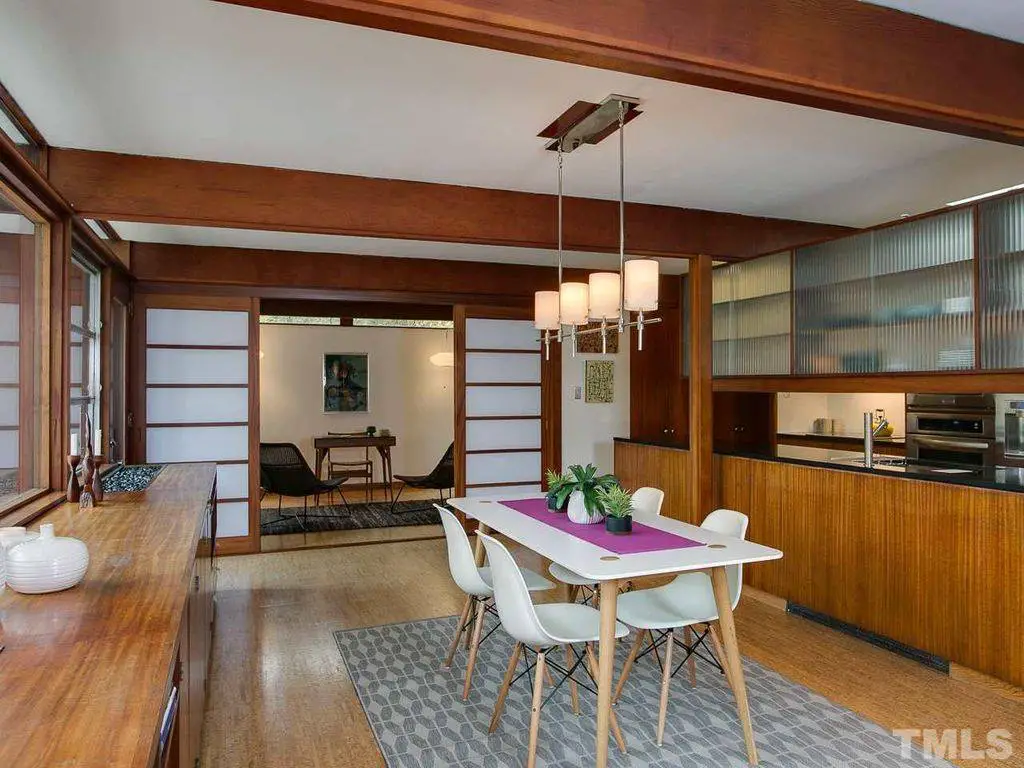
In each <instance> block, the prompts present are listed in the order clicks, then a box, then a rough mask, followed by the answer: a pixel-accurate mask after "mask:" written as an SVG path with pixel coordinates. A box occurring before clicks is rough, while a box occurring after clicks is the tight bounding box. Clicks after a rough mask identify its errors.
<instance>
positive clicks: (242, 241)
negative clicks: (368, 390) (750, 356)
mask: <svg viewBox="0 0 1024 768" xmlns="http://www.w3.org/2000/svg"><path fill="white" fill-rule="evenodd" d="M111 224H113V226H114V229H115V230H116V231H117V233H118V234H119V235H120V236H121V237H122V238H124V239H125V240H135V241H137V242H144V243H174V244H180V245H213V246H223V247H228V248H267V249H270V250H274V251H314V252H317V253H354V254H361V255H364V256H395V257H398V258H405V259H444V260H450V261H484V262H491V263H497V264H533V265H536V266H542V267H552V268H554V266H555V263H556V262H555V254H554V252H553V251H548V250H544V249H541V248H512V247H508V246H496V245H467V244H465V243H438V242H430V241H423V240H390V239H386V238H379V237H347V236H342V235H318V234H313V233H306V232H267V231H263V230H255V229H226V228H220V227H185V226H180V225H177V224H142V223H138V222H131V221H114V222H111ZM656 261H658V262H659V263H660V264H661V272H662V273H663V274H667V275H682V274H685V273H686V272H687V269H688V267H689V261H687V260H686V259H660V258H659V259H656ZM562 263H563V264H564V265H565V266H567V267H586V268H590V269H611V270H617V269H618V265H619V257H618V255H617V254H611V253H586V252H583V251H566V252H565V254H564V258H563V260H562Z"/></svg>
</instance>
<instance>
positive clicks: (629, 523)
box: [604, 515, 633, 536]
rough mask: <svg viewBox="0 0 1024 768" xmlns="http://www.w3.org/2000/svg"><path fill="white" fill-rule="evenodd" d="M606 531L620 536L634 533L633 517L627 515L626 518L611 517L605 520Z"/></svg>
mask: <svg viewBox="0 0 1024 768" xmlns="http://www.w3.org/2000/svg"><path fill="white" fill-rule="evenodd" d="M604 529H605V530H606V531H608V533H614V534H617V535H619V536H624V535H626V534H627V533H632V532H633V516H632V515H627V516H626V517H612V516H611V515H609V516H608V517H606V518H605V519H604Z"/></svg>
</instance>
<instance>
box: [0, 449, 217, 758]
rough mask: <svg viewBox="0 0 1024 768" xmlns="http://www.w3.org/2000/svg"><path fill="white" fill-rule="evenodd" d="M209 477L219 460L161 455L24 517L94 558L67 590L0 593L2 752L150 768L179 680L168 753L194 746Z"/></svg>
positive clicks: (208, 546)
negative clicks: (123, 476)
mask: <svg viewBox="0 0 1024 768" xmlns="http://www.w3.org/2000/svg"><path fill="white" fill-rule="evenodd" d="M215 478H216V468H215V466H214V465H213V464H179V465H168V466H166V467H164V469H163V470H162V471H161V473H160V474H159V475H158V476H157V478H156V479H155V480H154V481H153V483H152V485H150V487H149V488H148V489H147V490H146V491H143V492H139V493H130V494H116V495H111V496H109V497H108V499H107V500H106V501H104V502H103V504H102V505H101V506H99V507H97V508H93V509H87V510H79V508H78V505H77V504H65V505H63V506H61V507H59V508H57V509H55V510H53V511H52V512H50V513H49V514H47V515H45V516H44V517H42V518H40V519H38V520H36V521H34V522H33V524H32V525H31V526H30V528H32V529H36V528H38V525H39V524H40V523H44V522H48V523H53V524H54V528H55V532H56V534H57V535H58V536H74V537H76V538H80V539H82V540H83V541H85V542H86V544H87V545H88V547H89V558H90V560H89V569H88V571H87V572H86V576H85V579H84V580H83V582H82V583H81V584H79V585H78V586H76V587H74V588H72V589H70V590H67V591H65V592H60V593H55V594H49V595H20V594H17V593H15V592H13V591H12V590H11V589H10V588H8V589H6V590H5V591H4V592H3V593H2V594H0V644H3V645H4V646H5V649H4V651H3V652H2V653H0V734H3V736H2V738H0V766H11V768H14V767H15V766H17V768H55V767H56V766H69V767H70V766H74V767H75V768H93V766H96V767H97V768H98V767H99V766H104V768H151V766H153V765H154V764H155V762H156V760H157V742H158V735H159V728H160V721H161V718H162V716H163V711H164V707H165V705H166V703H167V699H168V695H169V693H170V691H171V688H172V686H173V685H175V684H178V683H179V681H181V684H180V685H179V688H180V689H181V695H182V699H181V701H182V705H181V708H180V710H179V715H180V716H179V719H178V726H176V728H175V730H176V736H175V738H174V739H173V741H174V742H175V743H174V747H173V752H174V754H173V755H171V756H170V759H174V760H175V762H174V765H183V764H185V762H184V760H182V759H179V755H184V754H185V752H181V751H180V750H182V749H184V750H186V751H188V750H191V749H193V747H192V742H195V744H196V747H195V748H197V747H198V738H197V736H196V735H195V733H193V732H192V729H193V728H194V727H195V726H192V725H188V726H186V725H185V723H186V718H185V717H184V715H185V714H186V713H187V710H188V700H189V694H190V693H191V692H192V691H196V693H195V694H193V695H192V709H193V710H195V709H196V707H198V713H199V714H198V717H199V718H200V723H201V717H202V705H201V702H197V699H196V696H197V695H199V694H201V691H202V688H201V686H200V685H198V684H197V683H196V681H195V679H196V678H197V676H198V675H199V674H202V675H204V676H205V664H206V661H205V659H203V658H201V657H202V649H201V646H202V640H203V636H204V635H205V636H207V637H208V635H209V629H210V625H209V622H212V618H213V616H212V609H210V608H208V607H207V606H206V603H207V602H208V600H209V596H210V595H212V589H213V584H212V567H211V565H212V558H211V556H210V554H211V552H212V538H213V530H212V528H213V527H214V526H215V524H216V518H215V512H214V511H213V510H214V506H213V505H212V504H210V500H211V498H214V496H215V494H214V487H215ZM190 616H194V617H201V618H197V620H194V621H192V622H191V624H190V621H189V617H190ZM203 622H206V626H205V627H204V626H202V623H203ZM190 630H191V634H190ZM190 641H192V642H191V644H190ZM208 648H209V644H208V642H207V643H206V649H207V651H208ZM179 655H180V656H181V657H182V659H181V665H180V666H179V664H178V661H179ZM207 658H208V655H207ZM200 682H202V681H200ZM188 714H189V719H192V718H194V716H195V712H194V711H193V712H192V713H188ZM164 764H165V765H166V764H168V760H166V759H165V761H164ZM188 765H192V763H191V762H189V763H188Z"/></svg>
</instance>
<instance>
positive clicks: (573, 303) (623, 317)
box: [533, 95, 661, 358]
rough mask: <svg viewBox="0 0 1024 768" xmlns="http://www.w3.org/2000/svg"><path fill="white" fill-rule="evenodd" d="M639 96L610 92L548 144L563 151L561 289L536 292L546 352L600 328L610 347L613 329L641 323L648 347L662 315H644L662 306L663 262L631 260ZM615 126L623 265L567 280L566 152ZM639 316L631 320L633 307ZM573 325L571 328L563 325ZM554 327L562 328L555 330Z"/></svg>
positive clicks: (622, 329) (536, 312)
mask: <svg viewBox="0 0 1024 768" xmlns="http://www.w3.org/2000/svg"><path fill="white" fill-rule="evenodd" d="M638 103H639V100H637V99H634V98H630V97H627V96H615V95H612V96H609V97H608V98H607V99H605V100H604V101H603V102H601V104H600V105H594V107H595V109H593V110H592V111H591V112H590V113H588V114H587V115H586V116H585V117H584V118H582V119H581V120H579V121H577V122H576V123H574V124H573V125H572V126H570V127H569V128H568V129H567V130H565V131H564V132H563V133H562V135H561V136H559V137H556V138H555V139H553V140H552V142H551V143H549V144H548V149H555V150H556V151H557V153H558V290H557V291H537V292H536V293H535V294H534V320H533V324H534V327H535V328H537V330H541V331H543V332H544V334H543V336H542V337H541V340H542V341H543V342H544V352H545V356H546V357H547V358H550V355H551V341H552V339H553V340H555V341H563V340H565V339H567V338H568V339H571V340H572V354H573V356H575V355H576V345H577V341H578V339H579V337H580V336H586V335H590V334H594V333H600V334H601V351H602V353H607V351H608V334H609V332H611V331H614V332H616V333H619V334H622V333H625V331H626V329H627V328H636V329H637V349H638V350H642V349H643V343H644V342H643V339H644V335H643V334H644V326H645V325H652V324H655V323H660V322H661V318H658V317H654V318H651V317H645V313H647V312H654V311H656V310H657V309H658V277H659V267H658V262H657V261H655V260H654V259H630V260H628V261H627V260H626V174H625V168H626V163H625V135H624V133H625V132H624V130H623V128H624V126H625V124H626V122H627V113H629V114H630V116H631V117H632V116H635V115H637V114H639V110H637V109H636V105H637V104H638ZM613 126H615V127H616V128H617V133H618V135H619V271H618V272H592V273H591V274H590V277H589V280H588V282H586V283H580V282H564V281H563V280H562V271H563V267H562V258H563V237H562V235H563V229H562V222H563V217H562V204H563V187H562V177H563V155H564V154H565V153H566V152H572V151H573V150H575V149H577V148H579V147H580V146H582V145H583V144H596V143H597V142H599V141H601V139H603V138H604V137H605V136H606V135H608V133H609V129H610V128H612V127H613ZM630 312H636V313H637V319H636V320H635V321H630V319H629V313H630ZM590 320H596V321H599V322H600V323H601V325H600V327H599V328H593V329H589V330H582V331H581V330H579V328H580V327H581V326H585V325H587V323H588V321H590ZM564 326H568V331H566V330H565V329H564ZM552 331H558V333H557V334H556V335H554V336H553V335H552V333H551V332H552Z"/></svg>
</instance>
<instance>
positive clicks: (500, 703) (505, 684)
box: [487, 643, 523, 733]
mask: <svg viewBox="0 0 1024 768" xmlns="http://www.w3.org/2000/svg"><path fill="white" fill-rule="evenodd" d="M522 652H523V644H522V643H516V647H515V648H513V649H512V655H511V656H510V657H509V660H508V669H506V670H505V679H504V680H502V682H501V690H499V691H498V700H497V701H496V702H494V714H493V715H491V725H490V727H489V728H488V729H487V732H488V733H494V732H495V731H496V730H498V725H499V723H501V713H502V712H504V711H505V698H506V697H507V696H508V689H509V686H511V685H512V678H513V677H515V675H516V667H518V666H519V655H520V654H521V653H522Z"/></svg>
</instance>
